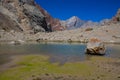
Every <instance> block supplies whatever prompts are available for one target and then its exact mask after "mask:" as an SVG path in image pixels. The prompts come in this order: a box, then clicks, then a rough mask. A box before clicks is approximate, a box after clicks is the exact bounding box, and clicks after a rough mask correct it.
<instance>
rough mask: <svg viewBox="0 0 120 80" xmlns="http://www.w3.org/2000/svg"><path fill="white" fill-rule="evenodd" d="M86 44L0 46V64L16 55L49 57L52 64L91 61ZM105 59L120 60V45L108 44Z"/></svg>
mask: <svg viewBox="0 0 120 80" xmlns="http://www.w3.org/2000/svg"><path fill="white" fill-rule="evenodd" d="M85 49H86V44H80V43H75V44H69V43H39V44H38V43H37V44H21V45H11V44H2V45H0V64H4V63H6V62H9V61H10V60H11V57H12V56H16V55H18V56H19V55H30V54H35V55H47V56H49V57H50V58H49V61H50V62H51V63H54V62H59V63H60V64H64V63H65V62H76V61H84V60H89V58H90V57H91V56H94V55H87V54H85ZM103 57H112V58H120V45H117V44H106V55H104V56H103Z"/></svg>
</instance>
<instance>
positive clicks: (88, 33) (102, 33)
mask: <svg viewBox="0 0 120 80" xmlns="http://www.w3.org/2000/svg"><path fill="white" fill-rule="evenodd" d="M119 30H120V23H117V24H111V25H106V26H102V27H95V28H79V29H74V30H65V31H55V32H49V33H48V32H39V33H36V34H33V33H26V32H15V31H14V30H11V31H10V32H6V31H4V30H1V31H0V43H2V42H7V43H11V44H12V43H15V42H18V43H27V42H29V41H36V42H43V41H47V42H82V43H83V42H85V43H86V42H88V40H89V39H91V38H98V39H100V40H101V41H103V42H107V43H120V35H119V34H120V31H119Z"/></svg>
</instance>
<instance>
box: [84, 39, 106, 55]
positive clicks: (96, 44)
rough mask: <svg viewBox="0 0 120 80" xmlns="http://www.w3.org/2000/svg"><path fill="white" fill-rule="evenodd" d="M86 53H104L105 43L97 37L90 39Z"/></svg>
mask: <svg viewBox="0 0 120 80" xmlns="http://www.w3.org/2000/svg"><path fill="white" fill-rule="evenodd" d="M86 53H87V54H92V55H104V54H105V46H104V43H103V42H102V41H100V40H99V39H97V38H92V39H90V41H89V42H88V43H87V48H86Z"/></svg>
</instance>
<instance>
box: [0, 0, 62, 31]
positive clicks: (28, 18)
mask: <svg viewBox="0 0 120 80" xmlns="http://www.w3.org/2000/svg"><path fill="white" fill-rule="evenodd" d="M0 15H1V16H0V23H3V24H4V25H3V24H1V25H0V29H4V30H7V31H10V30H14V31H23V32H30V33H31V32H32V33H37V32H41V31H42V32H51V31H56V30H63V29H64V27H62V26H61V24H60V21H59V20H58V19H54V18H52V17H51V15H50V14H49V13H48V12H47V11H45V10H44V9H43V8H42V7H40V6H39V5H37V4H36V3H35V2H34V0H0ZM2 16H3V17H6V18H5V19H2V18H3V17H2ZM7 17H8V18H9V19H8V18H7ZM4 20H5V21H4ZM6 21H8V22H9V23H11V26H12V24H13V26H12V27H11V26H9V25H10V24H6V23H7V22H6ZM11 21H12V22H11ZM14 24H15V25H17V26H14Z"/></svg>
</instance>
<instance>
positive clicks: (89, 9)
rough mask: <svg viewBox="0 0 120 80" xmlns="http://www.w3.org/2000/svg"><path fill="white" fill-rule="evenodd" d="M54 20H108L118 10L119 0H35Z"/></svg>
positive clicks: (119, 6)
mask: <svg viewBox="0 0 120 80" xmlns="http://www.w3.org/2000/svg"><path fill="white" fill-rule="evenodd" d="M35 1H36V3H38V4H39V5H41V6H42V7H43V8H44V9H45V10H47V11H48V13H50V14H51V15H52V16H53V17H54V18H59V19H61V20H66V19H68V18H70V17H72V16H78V17H79V18H80V19H82V20H92V21H100V20H102V19H106V18H108V19H110V18H112V16H114V15H115V14H116V12H117V10H118V8H120V0H35Z"/></svg>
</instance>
